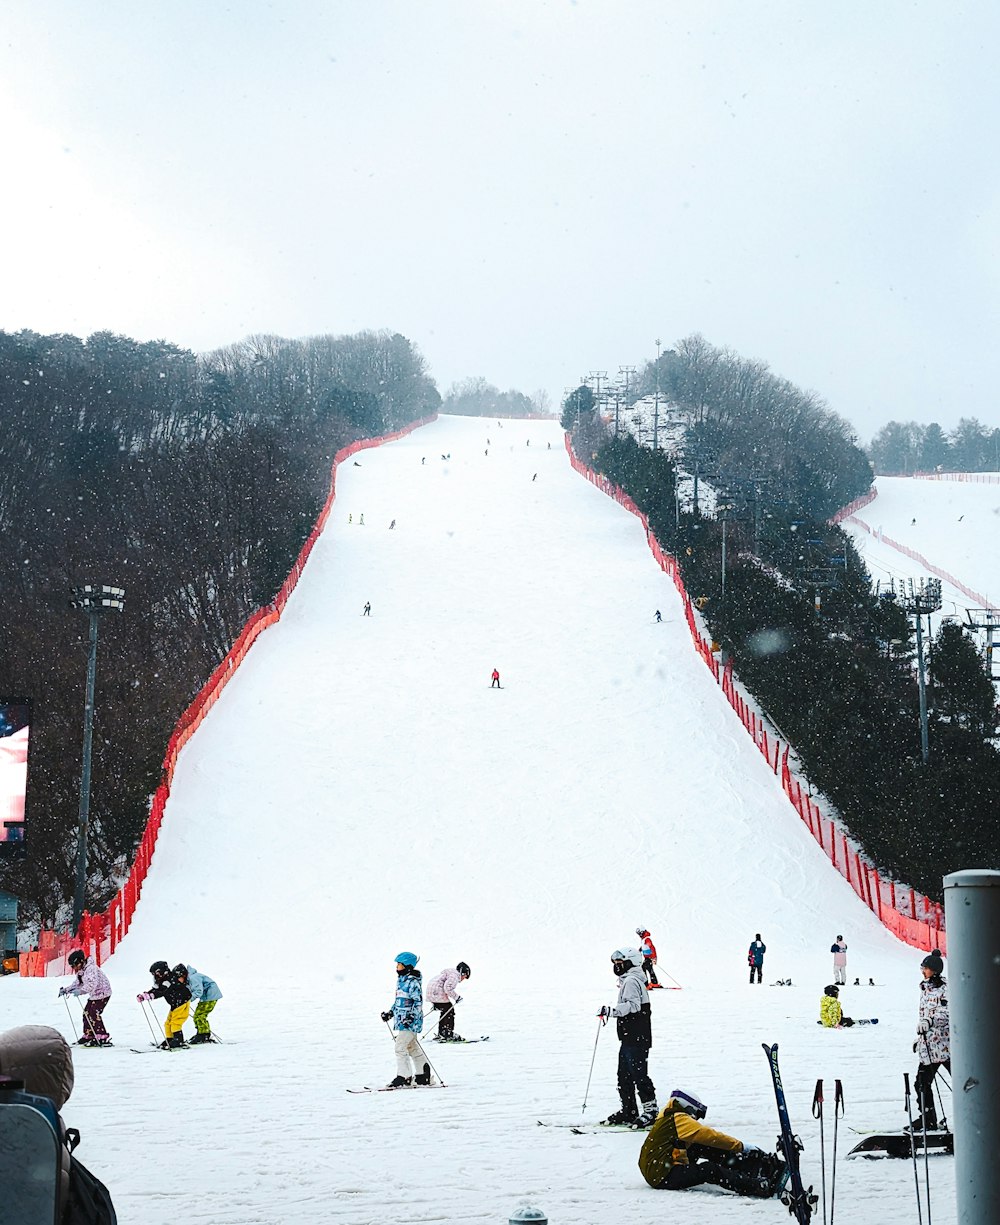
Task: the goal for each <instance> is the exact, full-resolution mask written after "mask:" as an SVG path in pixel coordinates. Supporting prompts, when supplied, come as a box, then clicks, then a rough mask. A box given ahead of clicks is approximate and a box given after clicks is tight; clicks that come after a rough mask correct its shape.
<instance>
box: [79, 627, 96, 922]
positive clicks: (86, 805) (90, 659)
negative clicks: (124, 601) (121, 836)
mask: <svg viewBox="0 0 1000 1225" xmlns="http://www.w3.org/2000/svg"><path fill="white" fill-rule="evenodd" d="M98 616H99V613H98V612H97V610H96V609H92V610H91V611H90V653H89V655H88V656H87V700H86V705H85V706H84V708H83V769H82V771H81V773H80V831H79V841H78V842H77V846H76V891H75V893H74V895H73V931H74V932H76V931H78V930H79V927H80V920H81V919H82V918H83V910H84V895H85V893H86V888H87V827H88V824H89V821H90V757H91V745H92V743H93V739H94V678H95V676H96V674H97V618H98Z"/></svg>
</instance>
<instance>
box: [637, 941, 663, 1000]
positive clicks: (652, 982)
mask: <svg viewBox="0 0 1000 1225" xmlns="http://www.w3.org/2000/svg"><path fill="white" fill-rule="evenodd" d="M635 934H636V935H637V936H638V937H639V941H640V944H639V952H640V953H642V968H643V972H644V973H645V975H646V977H647V978H648V979H649V981H648V982H647V984H646V986H647V988H648V987H658V986H659V985H660V984H659V982H658V981H657V978H656V971H655V970H654V969H653V966H655V965H656V945H655V944H654V943H653V938H652V936H651V935H650V934H649V932H648V931H647V929H646V928H645V927H637V928H636V929H635Z"/></svg>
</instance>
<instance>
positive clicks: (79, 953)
mask: <svg viewBox="0 0 1000 1225" xmlns="http://www.w3.org/2000/svg"><path fill="white" fill-rule="evenodd" d="M66 960H67V961H68V962H69V964H70V965H71V966H72V967H73V968H74V969H76V967H77V966H82V965H86V964H87V958H86V956H85V955H84V952H83V949H74V950H73V951H72V953H70V955H69V957H68V958H67V959H66Z"/></svg>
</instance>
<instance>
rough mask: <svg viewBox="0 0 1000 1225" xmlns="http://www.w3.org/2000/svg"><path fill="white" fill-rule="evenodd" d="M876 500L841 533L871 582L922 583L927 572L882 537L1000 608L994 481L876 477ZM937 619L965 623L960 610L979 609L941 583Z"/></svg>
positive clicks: (997, 488) (999, 491)
mask: <svg viewBox="0 0 1000 1225" xmlns="http://www.w3.org/2000/svg"><path fill="white" fill-rule="evenodd" d="M875 485H876V488H877V490H878V497H877V498H875V500H874V501H873V502H870V503H869V504H868V505H867V506H864V507H862V508H861V510H859V511H856V512H855V517H856V518H857V519H860V520H861V521H862V522H863V523H866V524H867V525H868V527H869V529H870V530H869V531H865V529H864V528H862V527H858V526H857V525H853V524H851V523H849V522H848V523H845V524H843V525H842V526H843V527H844V529H845V530H846V531H849V532H850V533H851V535H852V538H853V539H854V542H855V544H856V545H857V547H858V549H859V550H860V551H861V554H862V556H863V557H864V559H865V564H866V566H867V567H868V570H869V572H870V573H871V576H872V578H873V579H877V580H879V581H881V582H883V583H886V582H888V581H890V580H891V579H894V578H895V579H897V580H898V579H900V578H913V579H918V578H927V577H930V576H931V574H932V571H929V570H927V569H926V568H925V567H924V566H922V565H920V564H919V562H917V561H915V560H913V559H912V558H909V557H907V556H906V555H905V554H904V553H902V552H901V551H900V550H899V549H896V548H893V547H892V546H891V545H889V544H888V543H885V541H884V540H880V539H879V536H878V534H879V531H880V530H881V532H882V535H883V537H889V538H891V539H892V540H894V541H896V542H897V543H898V544H900V545H902V546H903V547H904V548H907V549H910V550H912V551H913V552H915V553H918V554H920V555H921V556H922V557H924V558H925V559H926V560H927V561H928V562H930V563H931V565H932V566H935V567H937V569H939V570H944V571H946V572H947V573H949V574H950V575H952V576H953V577H954V578H955V579H957V580H958V581H959V582H960V583H962V584H963V585H964V586H965V587H966V588H968V589H969V591H972V592H976V593H978V594H979V595H981V596H982V597H984V599H985V600H987V601H989V602H990V603H991V604H993V605H995V606H998V607H1000V484H996V485H993V484H977V483H973V482H969V483H965V482H961V481H949V480H940V481H936V480H935V481H931V480H922V479H919V478H916V477H895V476H880V477H879V478H878V480H877V481H876V482H875ZM942 595H943V597H944V607H943V610H942V615H944V616H952V617H954V616H958V617H959V618H960V619H961V620H964V619H965V610H966V608H970V607H982V604H981V603H980V601H979V600H976V599H974V598H972V597H971V596H969V595H968V594H967V593H966V592H963V591H962V590H960V589H959V588H958V587H956V586H955V585H953V584H951V583H949V582H948V581H947V580H945V581H944V583H943V590H942Z"/></svg>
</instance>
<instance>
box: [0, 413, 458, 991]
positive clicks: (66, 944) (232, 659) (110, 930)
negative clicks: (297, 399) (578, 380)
mask: <svg viewBox="0 0 1000 1225" xmlns="http://www.w3.org/2000/svg"><path fill="white" fill-rule="evenodd" d="M435 418H436V414H435V415H434V416H431V417H427V418H425V419H424V420H422V421H415V422H414V423H413V424H412V425H408V426H406V427H405V428H404V429H401V430H396V431H395V432H394V433H391V434H385V435H383V436H382V437H380V438H362V439H359V440H358V441H356V442H352V443H350V444H349V445H348V446H346V447H343V448H342V449H341V450H339V451H338V452H337V454H336V456H335V457H334V460H333V468H332V470H331V472H330V490H329V493H328V494H327V497H326V502H325V503H324V505H323V509H322V510H321V511H320V513H319V517H318V518H317V520H316V522H315V524H314V525H313V528H312V531H311V532H310V533H309V535H308V537H307V538H306V541H305V543H304V544H303V546H302V548H301V549H300V550H299V555H298V557H297V558H296V559H295V564H294V565H293V566H292V569H291V572H290V573H289V575H288V577H287V578H286V579H285V581H284V582H283V583H282V584H281V588H280V589H279V591H278V594H277V595H276V596H275V597H274V599H273V600H272V602H271V603H270V604H268V605H267V606H266V607H265V608H259V609H258V610H257V611H256V612H255V613H253V615H252V616H251V617H250V619H249V620H248V621H247V623H246V625H245V626H244V627H243V630H242V632H241V633H240V636H239V637H238V638H237V640H236V641H235V642H234V643H233V645H232V647H231V648H230V650H229V651H228V653H227V654H226V657H225V659H223V660H222V662H221V663H220V664H219V666H218V667H217V668H216V669H215V671H214V672H213V673H212V675H211V676H210V677H209V678H208V680H207V681H206V682H205V684H204V685H203V686H202V689H201V691H200V692H199V693H198V695H197V697H195V699H194V701H193V702H192V703H191V705H190V706H188V708H187V710H185V711H184V713H183V714H182V715H181V717H180V718H179V719H178V720H177V725H176V727H175V728H174V731H173V734H172V735H171V737H170V740H169V741H168V743H167V751H166V754H165V756H164V758H163V777H162V781H161V783H160V785H159V787H157V789H156V793H155V795H154V796H153V799H152V803H151V805H150V812H149V819H148V820H147V822H146V828H145V830H144V831H143V835H142V838H141V839H140V841H139V846H138V849H137V850H136V853H135V861H134V863H133V864H132V870H131V871H130V872H129V875H128V879H127V880H126V881H125V883H124V884H123V885H122V887H121V889H119V891H118V893H117V894H116V895H115V896H114V898H112V900H111V904H110V906H108V908H107V910H105V911H104V912H103V913H101V914H89V913H87V912H84V915H83V918H82V920H81V922H80V927H79V930H78V931H77V932H76V934H75V935H74V934H73V933H72V932H69V931H65V932H58V931H54V930H47V929H43V930H42V931H41V932H40V933H39V938H38V948H37V950H33V951H32V952H30V953H23V954H22V955H21V958H20V971H21V974H23V975H25V976H29V977H35V976H38V977H40V976H44V975H57V974H68V973H69V966H68V964H67V961H66V958H67V957H68V955H69V953H70V952H72V950H73V949H75V948H82V949H83V950H84V952H85V953H87V954H88V956H89V955H91V954H93V956H94V957H96V959H97V960H98V962H100V961H103V960H104V958H106V957H110V956H111V954H112V953H113V952H114V951H115V949H116V948H117V947H118V943H119V941H120V940H121V939H122V938H123V937H124V936H125V933H126V932H127V931H128V929H129V926H130V925H131V922H132V916H133V914H134V913H135V908H136V906H137V905H138V902H139V898H140V897H141V895H142V886H143V883H144V881H145V879H146V873H147V872H148V871H149V865H150V862H151V860H152V858H153V851H154V850H155V849H156V839H157V837H158V836H159V833H160V826H161V824H162V823H163V813H164V809H165V807H166V803H167V800H168V799H169V797H170V785H171V783H172V782H173V777H174V770H175V769H176V767H177V759H178V757H179V755H180V752H181V749H183V748H184V746H185V745H186V744H187V742H188V741H189V740H190V739H191V737H192V736H193V735H194V733H195V732H196V731H197V730H198V728H199V727H200V726H201V723H202V720H203V719H204V718H205V716H206V715H207V714H208V712H209V711H210V710H211V709H212V707H213V706H214V705H215V703H216V702H217V701H218V700H219V698H220V697H221V696H222V692H223V690H224V689H225V687H226V685H227V684H228V683H229V681H230V680H231V678H232V677H233V675H234V674H235V672H236V669H237V668H238V667H239V666H240V664H241V663H242V662H243V660H244V659H245V658H246V654H247V652H248V651H249V650H250V648H251V647H252V646H253V644H254V643H255V642H256V641H257V639H258V637H259V636H260V635H261V634H262V633H263V632H264V630H266V629H267V627H268V626H269V625H274V623H275V622H276V621H279V620H280V619H281V615H282V613H283V612H284V611H285V606H286V604H287V603H288V600H289V597H290V596H291V594H292V592H293V591H294V590H295V587H296V585H297V584H298V581H299V578H300V577H301V575H302V571H303V570H304V569H305V565H306V562H307V561H308V560H309V555H310V553H311V552H312V550H313V546H314V545H315V543H316V541H317V540H318V539H319V537H320V533H321V532H322V531H323V528H324V527H325V526H326V521H327V519H328V518H329V517H330V511H331V509H332V508H333V502H334V498H335V497H336V492H337V466H338V465H339V464H341V463H343V461H344V460H345V459H349V458H350V457H351V456H352V455H356V454H357V453H358V452H359V451H364V450H366V449H367V448H369V447H377V446H381V445H382V444H383V443H386V442H393V441H395V440H396V439H397V438H403V437H404V436H405V435H406V434H409V433H411V432H412V431H413V430H415V429H417V428H419V427H420V426H422V425H427V424H428V423H429V422H431V421H433V420H435Z"/></svg>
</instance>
